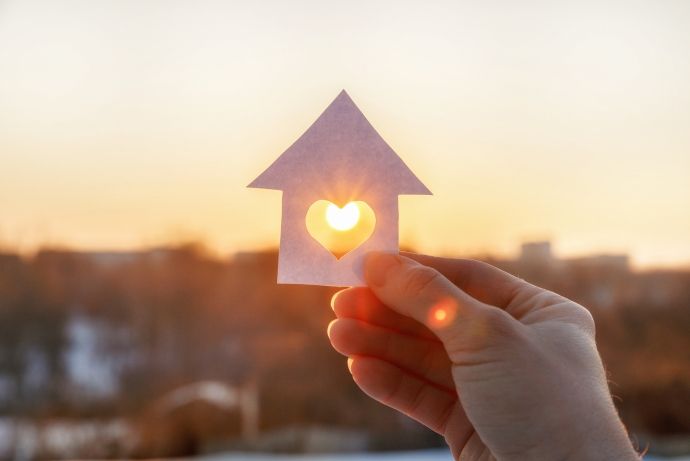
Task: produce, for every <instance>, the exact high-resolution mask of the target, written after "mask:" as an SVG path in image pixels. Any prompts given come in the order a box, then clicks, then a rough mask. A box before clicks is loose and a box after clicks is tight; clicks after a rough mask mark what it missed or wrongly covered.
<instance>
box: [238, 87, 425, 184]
mask: <svg viewBox="0 0 690 461" xmlns="http://www.w3.org/2000/svg"><path fill="white" fill-rule="evenodd" d="M333 184H340V185H343V184H345V185H347V187H358V188H365V189H366V188H375V189H377V190H381V189H382V190H385V191H387V192H391V193H395V194H398V195H402V194H410V195H430V194H431V192H430V191H429V189H427V188H426V186H425V185H424V184H422V182H421V181H420V180H419V179H418V178H417V177H416V176H415V175H414V173H412V171H411V170H410V169H409V168H408V167H407V165H405V163H404V162H403V161H402V159H400V157H398V155H397V154H396V153H395V152H394V151H393V149H391V147H390V146H389V145H388V144H387V143H386V141H384V140H383V138H382V137H381V136H380V135H379V134H378V133H377V132H376V130H375V129H374V127H373V126H371V124H370V123H369V121H368V120H367V119H366V117H365V116H364V114H362V112H361V111H360V110H359V108H358V107H357V106H356V105H355V103H354V102H353V101H352V99H351V98H350V96H349V95H348V94H347V93H346V92H345V90H343V91H341V92H340V94H339V95H338V97H336V98H335V100H334V101H333V102H332V103H331V104H330V105H329V106H328V107H327V108H326V110H325V111H324V112H323V113H322V114H321V115H320V116H319V118H318V119H317V120H316V121H315V122H314V123H313V124H312V125H311V126H310V127H309V129H307V131H306V132H305V133H304V134H303V135H302V136H300V138H299V139H297V141H295V143H294V144H292V146H290V147H289V148H288V149H287V150H286V151H285V152H283V154H282V155H281V156H280V157H278V158H277V159H276V160H275V161H274V162H273V164H272V165H271V166H269V167H268V168H267V169H266V170H265V171H264V172H263V173H261V174H260V175H259V177H258V178H256V179H255V180H254V181H252V183H251V184H249V186H248V187H255V188H262V189H276V190H283V191H290V190H298V189H301V188H316V189H329V188H332V187H333V186H332V185H333Z"/></svg>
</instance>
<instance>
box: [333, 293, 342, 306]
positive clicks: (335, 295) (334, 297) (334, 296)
mask: <svg viewBox="0 0 690 461" xmlns="http://www.w3.org/2000/svg"><path fill="white" fill-rule="evenodd" d="M341 292H342V290H341V291H339V292H337V293H336V294H334V295H333V296H332V297H331V309H333V310H335V299H336V298H337V297H338V295H339V294H340V293H341Z"/></svg>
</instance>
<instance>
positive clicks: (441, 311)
mask: <svg viewBox="0 0 690 461" xmlns="http://www.w3.org/2000/svg"><path fill="white" fill-rule="evenodd" d="M364 278H365V280H366V282H367V284H368V285H369V288H370V289H371V290H372V291H373V292H374V294H375V295H376V297H377V298H378V299H379V300H380V301H381V302H382V303H383V304H385V305H386V306H388V307H389V308H390V309H392V310H394V311H396V312H398V313H400V314H402V315H405V316H408V317H411V318H413V319H415V320H417V321H418V322H420V323H422V324H424V325H426V326H427V327H428V328H429V329H430V330H431V331H432V332H433V333H434V334H435V335H436V336H437V337H438V338H439V339H440V340H441V341H442V342H443V343H444V345H445V346H446V349H447V350H448V351H449V352H450V349H455V348H456V347H458V346H462V345H465V346H468V345H470V344H468V342H469V343H471V345H473V346H476V345H477V344H476V342H475V341H474V340H475V339H477V338H483V339H484V340H486V339H489V338H490V337H491V336H495V335H494V334H491V333H496V334H498V335H500V334H501V333H505V332H507V330H510V329H512V327H513V326H514V323H515V320H514V319H513V318H512V317H511V316H510V315H509V314H508V313H506V312H505V311H503V310H502V309H499V308H497V307H494V306H490V305H488V304H484V303H482V302H480V301H478V300H477V299H475V298H473V297H471V296H470V295H469V294H467V293H466V292H464V291H462V290H461V289H460V288H458V287H457V286H455V285H454V284H453V283H452V282H450V281H449V280H448V279H447V278H446V277H444V276H443V275H442V274H441V273H440V272H438V271H437V270H436V269H433V268H431V267H428V266H424V265H422V264H420V263H418V262H416V261H414V260H412V259H410V258H407V257H405V256H400V255H394V254H388V253H370V254H369V255H367V258H366V259H365V262H364Z"/></svg>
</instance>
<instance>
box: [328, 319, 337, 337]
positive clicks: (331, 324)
mask: <svg viewBox="0 0 690 461" xmlns="http://www.w3.org/2000/svg"><path fill="white" fill-rule="evenodd" d="M337 321H338V320H337V319H336V320H332V321H331V323H329V324H328V328H326V335H327V336H328V339H331V328H333V324H334V323H335V322H337Z"/></svg>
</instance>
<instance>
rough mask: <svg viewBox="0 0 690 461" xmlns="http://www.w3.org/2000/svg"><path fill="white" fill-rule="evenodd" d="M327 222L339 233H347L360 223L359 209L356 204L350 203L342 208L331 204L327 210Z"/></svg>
mask: <svg viewBox="0 0 690 461" xmlns="http://www.w3.org/2000/svg"><path fill="white" fill-rule="evenodd" d="M326 221H327V222H328V225H329V226H331V227H332V228H333V229H335V230H338V231H347V230H350V229H352V228H353V227H355V226H356V225H357V222H358V221H359V208H358V207H357V204H356V203H354V202H350V203H348V204H347V205H345V206H344V207H342V208H340V207H338V206H337V205H335V204H333V203H329V204H328V207H327V208H326Z"/></svg>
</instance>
